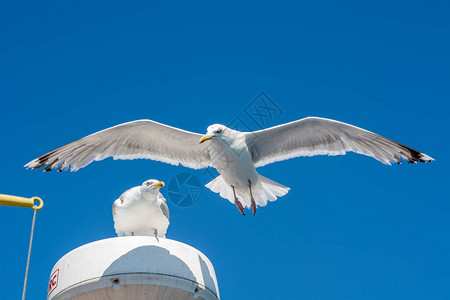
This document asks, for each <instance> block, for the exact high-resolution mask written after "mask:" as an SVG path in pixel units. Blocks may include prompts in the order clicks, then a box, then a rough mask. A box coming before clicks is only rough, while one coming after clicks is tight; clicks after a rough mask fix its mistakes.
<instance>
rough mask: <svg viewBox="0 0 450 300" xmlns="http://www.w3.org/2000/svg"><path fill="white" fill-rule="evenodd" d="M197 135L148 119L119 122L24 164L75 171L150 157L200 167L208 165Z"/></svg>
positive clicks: (204, 148) (190, 166)
mask: <svg viewBox="0 0 450 300" xmlns="http://www.w3.org/2000/svg"><path fill="white" fill-rule="evenodd" d="M200 137H201V135H200V134H198V133H193V132H189V131H185V130H182V129H178V128H175V127H171V126H167V125H164V124H161V123H158V122H155V121H151V120H138V121H133V122H128V123H123V124H120V125H117V126H114V127H111V128H108V129H105V130H102V131H99V132H96V133H94V134H91V135H89V136H87V137H84V138H82V139H80V140H77V141H75V142H72V143H70V144H67V145H65V146H62V147H61V148H58V149H56V150H53V151H51V152H49V153H47V154H44V155H42V156H41V157H38V158H36V159H34V160H32V161H30V162H29V163H27V164H26V165H25V167H27V168H31V169H38V168H41V167H44V166H46V168H45V171H50V170H52V169H55V168H58V171H61V170H65V169H69V168H70V167H71V171H77V170H78V169H80V168H83V167H85V166H87V165H88V164H90V163H91V162H93V161H94V160H95V161H99V160H103V159H105V158H107V157H113V158H114V159H138V158H145V159H152V160H157V161H161V162H165V163H169V164H172V165H178V164H182V165H183V166H185V167H189V168H193V169H200V168H206V167H208V166H209V165H210V157H209V153H208V152H207V150H206V147H205V146H204V145H202V144H199V139H200Z"/></svg>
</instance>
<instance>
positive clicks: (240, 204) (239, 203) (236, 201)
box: [231, 186, 245, 216]
mask: <svg viewBox="0 0 450 300" xmlns="http://www.w3.org/2000/svg"><path fill="white" fill-rule="evenodd" d="M231 188H232V189H233V195H234V204H236V207H237V208H238V209H239V211H240V212H241V214H242V215H243V216H245V213H244V206H242V203H241V201H239V199H238V197H237V196H236V190H235V189H234V186H231Z"/></svg>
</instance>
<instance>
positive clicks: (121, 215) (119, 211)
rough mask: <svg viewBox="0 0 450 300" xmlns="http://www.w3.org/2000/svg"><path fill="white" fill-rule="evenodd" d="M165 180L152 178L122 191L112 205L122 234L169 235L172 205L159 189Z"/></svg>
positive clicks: (116, 224)
mask: <svg viewBox="0 0 450 300" xmlns="http://www.w3.org/2000/svg"><path fill="white" fill-rule="evenodd" d="M163 186H164V182H162V181H158V180H154V179H150V180H147V181H144V183H142V185H141V186H135V187H133V188H131V189H129V190H127V191H126V192H125V193H123V194H122V195H120V197H119V199H117V200H116V201H114V204H113V207H112V213H113V219H114V229H116V233H117V235H118V236H129V235H152V236H154V237H155V238H158V237H163V238H165V237H166V232H167V227H169V207H167V203H166V199H164V197H163V195H162V194H161V193H160V192H159V189H160V188H161V187H163Z"/></svg>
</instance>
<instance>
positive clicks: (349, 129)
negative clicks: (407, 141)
mask: <svg viewBox="0 0 450 300" xmlns="http://www.w3.org/2000/svg"><path fill="white" fill-rule="evenodd" d="M246 143H247V146H248V148H249V151H250V152H251V154H252V159H253V162H254V164H255V166H256V167H260V166H264V165H267V164H270V163H273V162H277V161H282V160H286V159H289V158H294V157H299V156H315V155H343V154H345V153H346V152H349V151H351V152H356V153H359V154H364V155H367V156H371V157H373V158H375V159H377V160H379V161H381V162H382V163H384V164H387V165H390V164H391V162H395V163H401V159H405V160H407V161H408V162H410V163H415V162H417V161H420V162H427V161H429V162H431V161H433V160H434V159H433V158H431V157H430V156H428V155H426V154H424V153H421V152H419V151H417V150H414V149H412V148H410V147H408V146H405V145H403V144H400V143H398V142H395V141H393V140H390V139H387V138H385V137H382V136H380V135H378V134H375V133H373V132H370V131H367V130H364V129H362V128H358V127H356V126H353V125H350V124H346V123H342V122H339V121H335V120H330V119H324V118H317V117H308V118H305V119H301V120H298V121H294V122H291V123H287V124H283V125H279V126H275V127H272V128H268V129H264V130H259V131H254V132H247V133H246Z"/></svg>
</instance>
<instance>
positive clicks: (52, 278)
mask: <svg viewBox="0 0 450 300" xmlns="http://www.w3.org/2000/svg"><path fill="white" fill-rule="evenodd" d="M58 278H59V269H56V271H55V272H53V274H52V276H50V281H49V282H48V292H47V296H48V295H50V294H51V293H52V292H53V291H54V290H55V289H56V287H57V286H58Z"/></svg>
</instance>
